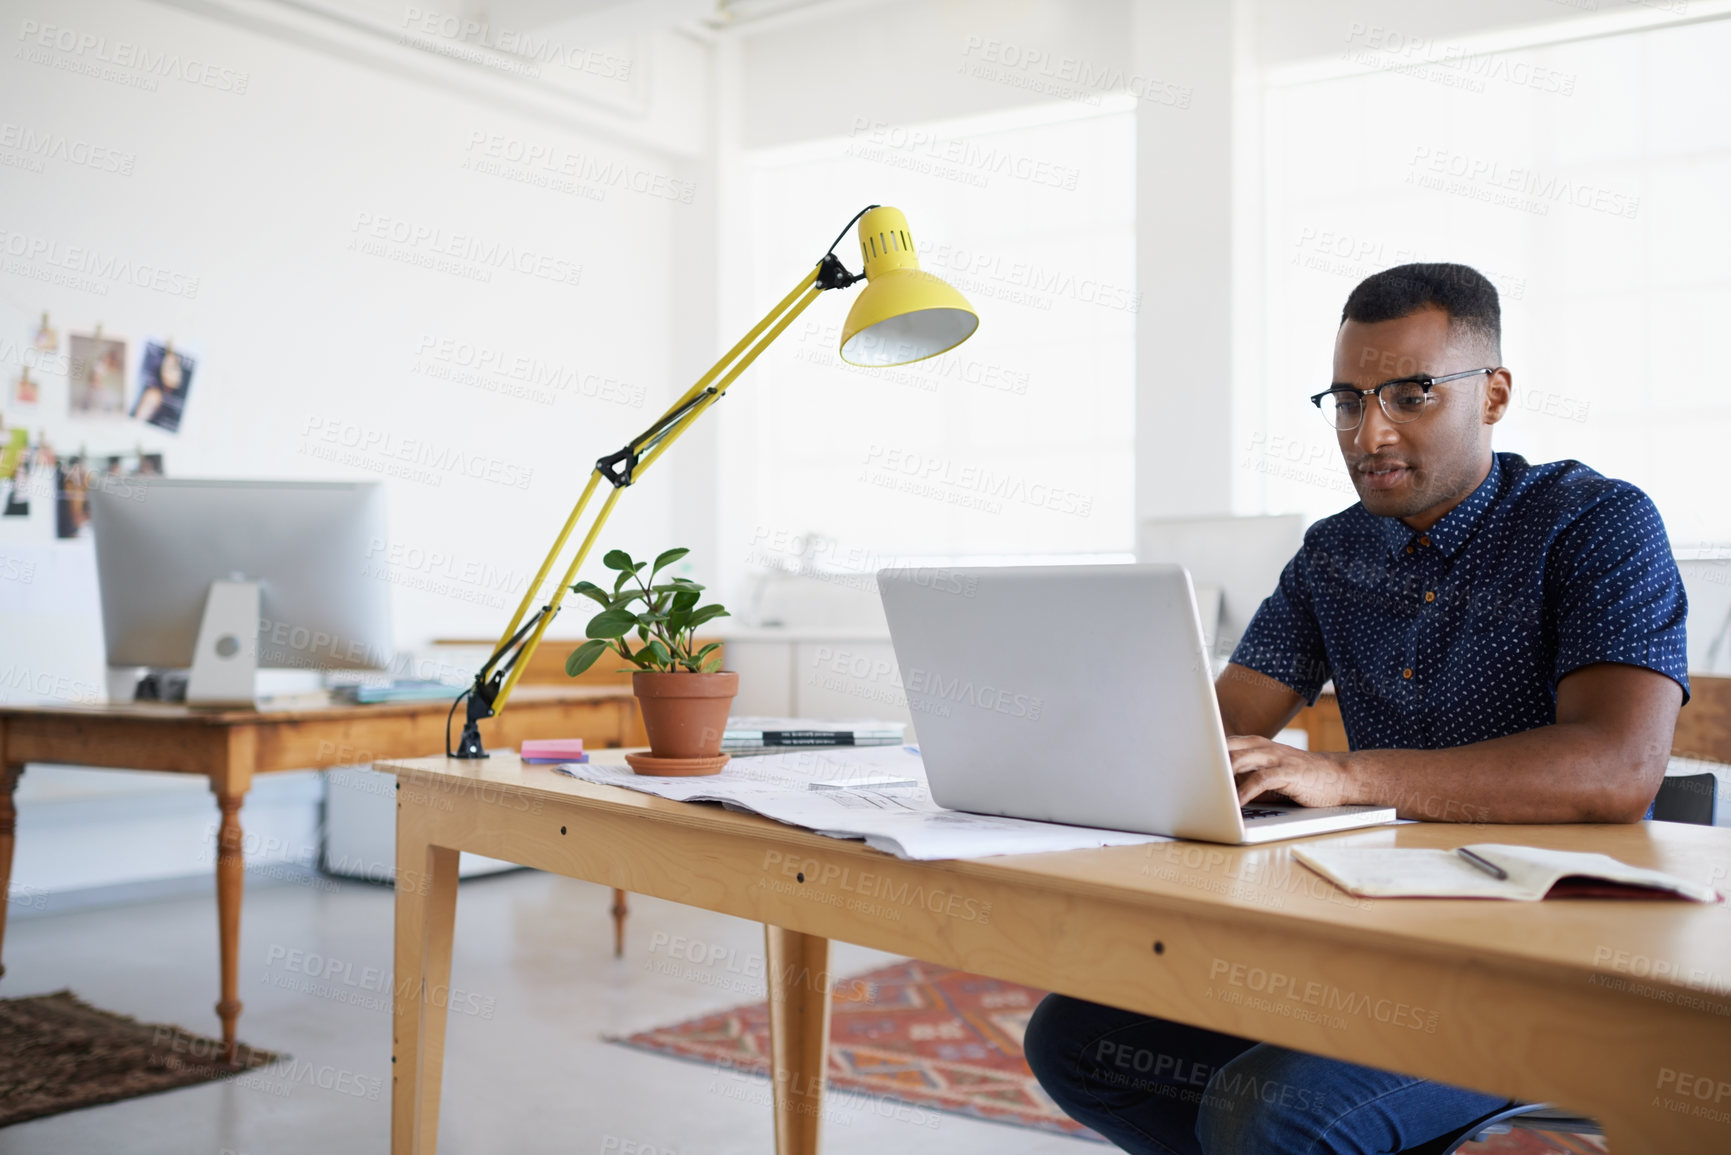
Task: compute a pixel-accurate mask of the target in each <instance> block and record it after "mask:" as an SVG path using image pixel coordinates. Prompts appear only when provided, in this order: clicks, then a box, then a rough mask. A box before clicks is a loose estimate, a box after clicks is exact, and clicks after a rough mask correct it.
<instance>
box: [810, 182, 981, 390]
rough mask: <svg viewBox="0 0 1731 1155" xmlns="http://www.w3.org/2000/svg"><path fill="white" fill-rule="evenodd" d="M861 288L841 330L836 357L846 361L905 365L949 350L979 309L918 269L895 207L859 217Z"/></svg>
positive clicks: (968, 333) (969, 332) (969, 330)
mask: <svg viewBox="0 0 1731 1155" xmlns="http://www.w3.org/2000/svg"><path fill="white" fill-rule="evenodd" d="M859 247H860V256H861V257H862V258H863V259H864V261H865V276H866V287H865V289H864V290H863V291H862V292H861V293H860V295H859V296H858V297H857V298H856V299H855V300H854V303H853V308H852V309H850V310H848V315H847V323H846V324H844V325H843V326H842V330H841V359H842V360H843V361H846V362H847V363H848V364H850V365H873V366H883V365H906V364H908V363H909V362H910V361H923V360H925V359H926V358H927V357H936V356H937V355H938V354H939V353H945V352H948V351H949V350H951V349H954V348H955V347H956V346H957V345H960V344H961V343H962V342H963V341H966V340H967V339H968V338H969V337H972V336H973V335H974V330H975V329H978V328H979V327H980V317H979V314H977V313H975V312H974V307H973V306H972V305H970V304H968V299H967V298H966V297H964V296H962V294H961V293H959V292H957V291H956V290H955V289H954V288H953V287H951V286H950V285H949V284H948V283H947V282H946V281H944V280H943V279H942V278H941V277H935V276H933V275H932V274H930V273H927V272H924V271H922V270H921V269H920V262H919V258H918V257H917V256H915V255H914V242H913V237H912V235H911V234H910V233H909V232H908V221H907V218H906V217H904V216H903V215H902V213H901V210H900V209H892V208H889V207H887V206H883V207H879V208H875V209H872V210H871V211H870V212H868V213H866V215H865V216H863V217H861V218H860V223H859Z"/></svg>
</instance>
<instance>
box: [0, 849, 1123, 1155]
mask: <svg viewBox="0 0 1731 1155" xmlns="http://www.w3.org/2000/svg"><path fill="white" fill-rule="evenodd" d="M610 901H611V899H610V892H609V891H606V890H603V889H602V888H600V887H596V886H591V885H589V884H587V883H580V882H574V881H571V880H569V879H562V878H556V877H552V876H549V875H544V874H537V873H530V872H519V873H514V874H509V875H504V876H500V877H494V878H479V879H472V880H468V881H465V882H464V883H463V884H462V889H461V891H460V893H459V897H458V900H457V946H456V954H455V961H454V964H453V968H452V986H453V988H455V990H454V993H453V997H452V1003H453V1006H454V1008H455V1010H454V1013H453V1014H452V1015H451V1018H450V1027H449V1036H448V1043H447V1049H446V1065H445V1089H444V1097H443V1098H444V1107H443V1125H442V1127H441V1130H440V1143H439V1150H440V1151H441V1152H443V1153H446V1155H464V1153H474V1155H506V1153H509V1155H531V1153H534V1152H559V1153H560V1155H569V1153H576V1152H583V1153H588V1152H595V1153H598V1155H609V1153H612V1155H764V1153H766V1152H769V1151H771V1150H773V1146H774V1144H773V1140H772V1135H771V1130H770V1118H769V1108H768V1084H767V1083H766V1082H764V1081H763V1080H761V1079H749V1078H745V1077H743V1076H739V1075H733V1074H727V1073H718V1072H716V1071H714V1070H713V1069H711V1068H709V1067H707V1066H705V1065H701V1064H696V1063H686V1062H681V1061H678V1060H674V1059H669V1058H664V1057H661V1056H656V1055H650V1054H644V1053H641V1052H637V1051H633V1050H630V1049H627V1048H624V1047H620V1046H615V1045H611V1044H604V1043H602V1042H601V1038H600V1037H601V1035H602V1034H603V1033H619V1032H630V1031H634V1030H640V1029H643V1028H646V1027H650V1026H656V1025H661V1024H665V1023H669V1022H674V1021H677V1020H679V1019H683V1018H686V1017H689V1016H692V1015H696V1014H700V1013H703V1012H705V1011H710V1010H716V1009H720V1008H722V1007H727V1006H731V1005H734V1004H737V1003H740V1002H746V1001H750V1000H753V999H758V998H761V997H763V985H762V979H761V978H760V977H757V976H758V975H759V974H760V972H761V969H762V962H761V956H762V950H763V934H762V928H761V927H759V926H758V925H757V924H755V923H748V922H743V921H741V920H738V919H734V918H729V917H726V916H723V915H717V914H711V913H708V912H705V911H698V910H693V909H691V908H688V907H681V906H677V905H674V904H670V903H664V902H657V901H655V900H653V899H647V898H642V897H638V896H633V898H632V916H631V920H630V925H629V929H628V938H627V947H626V955H625V957H624V958H623V959H614V958H613V957H612V931H611V920H610V919H609V917H608V915H607V906H608V905H609V902H610ZM674 935H681V936H684V937H685V938H686V939H687V940H689V941H688V942H687V943H686V945H685V946H684V948H683V950H682V952H681V953H682V954H683V955H684V956H685V957H683V958H676V957H674V953H673V951H672V949H671V943H672V936H674ZM694 943H702V944H704V949H703V950H701V951H699V950H697V949H695V947H694V946H693V945H692V944H694ZM694 957H695V958H697V959H702V960H708V961H700V962H693V961H691V960H692V959H693V958H694ZM890 961H893V959H892V958H891V956H887V955H883V954H881V953H878V952H875V951H868V950H865V949H864V948H860V947H852V946H847V945H844V944H837V946H836V948H835V958H834V970H835V972H836V973H837V974H839V975H847V974H850V973H854V972H857V971H861V970H867V969H870V968H872V967H876V966H881V965H884V964H885V963H887V962H890ZM5 964H6V975H5V977H4V979H0V994H3V995H5V996H7V997H15V996H19V995H25V994H34V993H41V992H46V991H52V990H59V989H62V988H71V989H72V990H73V991H74V992H76V993H77V994H78V995H80V996H81V997H83V998H84V999H86V1000H87V1001H89V1002H91V1003H94V1004H96V1005H97V1006H100V1007H103V1008H105V1009H108V1010H114V1011H119V1012H121V1013H123V1014H129V1015H132V1016H134V1017H136V1018H139V1019H142V1020H145V1021H148V1022H168V1023H177V1024H180V1025H182V1026H185V1027H188V1028H190V1029H193V1030H196V1031H201V1032H207V1033H211V1034H214V1033H216V1032H217V1021H216V1016H215V1013H214V1011H213V1010H212V1007H213V1004H214V1003H215V1001H216V993H217V981H216V967H217V963H216V913H215V910H214V904H213V902H212V901H211V900H210V898H208V897H198V898H179V899H172V900H165V901H159V902H151V903H140V904H135V905H131V906H127V907H110V908H105V909H95V910H86V911H80V912H77V913H69V914H61V915H52V916H39V917H33V918H20V919H17V920H15V921H14V922H13V923H12V924H11V925H10V926H9V928H8V930H7V933H6V941H5ZM390 966H391V892H390V891H389V890H388V889H385V888H382V887H378V886H372V885H368V884H364V883H354V882H342V883H337V882H335V881H334V880H326V879H320V880H318V882H317V884H278V885H274V886H257V885H255V886H252V887H251V888H250V889H249V891H248V893H247V896H246V904H245V911H244V914H243V921H242V951H241V972H240V974H241V998H242V1000H243V1001H244V1002H245V1004H246V1011H245V1013H244V1014H243V1015H242V1017H241V1038H242V1039H243V1040H244V1041H246V1042H249V1043H253V1044H255V1045H258V1046H261V1047H266V1048H270V1049H274V1050H280V1051H287V1052H288V1053H290V1054H291V1055H293V1056H294V1062H293V1064H292V1065H291V1064H279V1065H277V1066H275V1067H271V1068H266V1069H264V1070H262V1071H260V1072H256V1073H254V1074H252V1075H249V1076H246V1077H244V1078H242V1079H231V1080H227V1081H224V1082H218V1083H210V1084H205V1085H203V1086H199V1087H191V1088H186V1089H183V1090H178V1091H170V1092H167V1093H165V1094H161V1095H152V1096H146V1097H144V1098H140V1099H133V1100H130V1101H127V1102H123V1103H115V1104H110V1105H107V1106H102V1107H94V1108H90V1109H87V1110H82V1111H75V1112H71V1113H69V1114H65V1115H59V1116H56V1117H54V1118H50V1119H42V1120H37V1121H34V1122H30V1123H22V1124H19V1125H17V1126H14V1127H10V1128H6V1129H4V1130H0V1155H26V1153H28V1155H38V1153H40V1155H82V1153H85V1152H103V1153H115V1155H119V1153H129V1155H130V1153H137V1155H144V1153H158V1152H160V1153H163V1155H169V1153H172V1155H308V1153H312V1155H350V1153H356V1155H358V1153H361V1152H366V1153H369V1155H372V1153H378V1152H384V1151H386V1150H388V1146H389V1130H390V1128H389V1097H390V1014H389V1006H390V980H389V977H388V973H389V970H390ZM824 1149H825V1151H826V1152H828V1153H831V1155H850V1153H859V1155H866V1153H868V1152H869V1153H873V1155H876V1153H879V1152H883V1151H886V1150H896V1151H898V1152H904V1153H905V1155H918V1153H920V1152H942V1153H943V1155H976V1153H978V1155H985V1153H986V1152H992V1153H1001V1155H1010V1153H1017V1152H1025V1153H1028V1155H1088V1153H1090V1152H1097V1151H1101V1150H1103V1149H1102V1148H1101V1147H1099V1146H1098V1145H1097V1144H1092V1143H1083V1142H1082V1141H1080V1140H1075V1139H1067V1138H1063V1137H1061V1136H1056V1135H1049V1134H1043V1133H1039V1132H1033V1131H1028V1130H1024V1129H1020V1128H1013V1127H1007V1126H1004V1125H1001V1124H995V1123H985V1122H979V1121H976V1120H971V1119H964V1118H960V1117H957V1116H953V1115H941V1114H937V1113H935V1112H930V1111H925V1110H909V1109H908V1108H906V1107H905V1106H901V1105H898V1104H895V1103H889V1102H876V1101H871V1100H866V1099H861V1098H858V1097H852V1096H832V1102H831V1110H830V1113H829V1115H828V1117H827V1119H826V1122H825V1124H824Z"/></svg>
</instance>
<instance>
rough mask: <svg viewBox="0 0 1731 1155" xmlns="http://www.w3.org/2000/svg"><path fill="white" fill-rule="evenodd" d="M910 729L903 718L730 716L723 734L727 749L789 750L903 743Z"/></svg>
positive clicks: (744, 752)
mask: <svg viewBox="0 0 1731 1155" xmlns="http://www.w3.org/2000/svg"><path fill="white" fill-rule="evenodd" d="M906 729H907V727H905V726H904V725H902V723H900V722H879V721H875V720H872V719H858V720H853V721H846V722H820V721H818V720H816V719H814V718H729V719H728V720H727V730H726V732H725V733H723V734H722V736H721V749H722V752H723V753H727V754H732V755H733V756H734V757H735V758H743V757H746V756H748V755H752V754H786V753H788V752H789V751H792V750H810V749H813V748H817V747H824V746H899V745H901V743H902V735H903V733H904V731H905V730H906Z"/></svg>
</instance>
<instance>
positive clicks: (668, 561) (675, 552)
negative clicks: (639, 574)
mask: <svg viewBox="0 0 1731 1155" xmlns="http://www.w3.org/2000/svg"><path fill="white" fill-rule="evenodd" d="M690 552H691V551H690V550H688V549H683V548H679V549H670V550H666V551H665V552H663V553H662V554H661V556H660V557H658V558H656V559H655V568H654V569H652V570H650V571H649V576H650V577H651V578H653V577H654V576H655V575H656V574H658V573H660V572H661V571H662V569H663V568H664V567H666V566H670V565H672V564H673V563H674V562H676V561H678V560H679V559H680V558H682V557H684V556H685V555H686V554H688V553H690Z"/></svg>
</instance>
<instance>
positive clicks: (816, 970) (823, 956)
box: [763, 924, 830, 1155]
mask: <svg viewBox="0 0 1731 1155" xmlns="http://www.w3.org/2000/svg"><path fill="white" fill-rule="evenodd" d="M763 938H764V947H765V950H764V955H765V961H766V963H767V966H766V967H765V968H764V969H765V971H766V972H767V974H768V979H769V1064H770V1078H771V1085H772V1087H773V1093H774V1096H775V1150H776V1155H817V1144H818V1124H819V1123H820V1122H821V1120H822V1111H823V1083H824V1074H825V1071H826V1069H827V1064H828V1062H829V985H830V981H829V940H828V939H827V938H818V937H816V936H815V935H809V934H801V933H800V932H799V931H794V930H788V929H787V928H786V927H780V926H769V925H767V924H765V926H764V928H763Z"/></svg>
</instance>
